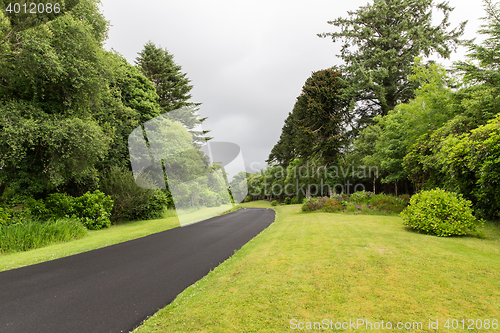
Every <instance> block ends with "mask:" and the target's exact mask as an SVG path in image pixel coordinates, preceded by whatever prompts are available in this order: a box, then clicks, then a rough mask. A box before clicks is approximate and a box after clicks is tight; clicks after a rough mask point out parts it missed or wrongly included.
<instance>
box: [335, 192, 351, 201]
mask: <svg viewBox="0 0 500 333" xmlns="http://www.w3.org/2000/svg"><path fill="white" fill-rule="evenodd" d="M332 199H335V200H337V201H338V202H342V201H348V200H349V195H348V194H347V193H341V194H334V195H333V197H332Z"/></svg>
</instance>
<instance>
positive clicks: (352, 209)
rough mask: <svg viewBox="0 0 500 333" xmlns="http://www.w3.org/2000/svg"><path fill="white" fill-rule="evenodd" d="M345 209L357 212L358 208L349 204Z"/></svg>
mask: <svg viewBox="0 0 500 333" xmlns="http://www.w3.org/2000/svg"><path fill="white" fill-rule="evenodd" d="M345 210H346V211H348V212H351V213H353V212H355V211H356V210H357V209H356V206H353V205H349V206H347V208H346V209H345Z"/></svg>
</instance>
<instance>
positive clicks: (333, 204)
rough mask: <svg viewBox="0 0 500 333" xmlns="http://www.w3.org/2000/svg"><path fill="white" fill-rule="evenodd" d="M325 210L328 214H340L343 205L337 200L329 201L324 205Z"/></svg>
mask: <svg viewBox="0 0 500 333" xmlns="http://www.w3.org/2000/svg"><path fill="white" fill-rule="evenodd" d="M323 210H324V211H325V212H328V213H333V212H338V211H341V210H342V205H341V204H340V202H338V201H337V200H334V199H328V200H327V201H326V202H325V204H324V205H323Z"/></svg>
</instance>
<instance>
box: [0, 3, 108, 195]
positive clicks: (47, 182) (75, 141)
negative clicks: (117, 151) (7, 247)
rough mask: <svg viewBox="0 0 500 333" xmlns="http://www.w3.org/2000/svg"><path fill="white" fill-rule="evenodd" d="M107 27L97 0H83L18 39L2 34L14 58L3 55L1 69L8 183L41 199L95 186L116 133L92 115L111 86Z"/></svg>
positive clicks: (0, 125)
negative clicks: (99, 167)
mask: <svg viewBox="0 0 500 333" xmlns="http://www.w3.org/2000/svg"><path fill="white" fill-rule="evenodd" d="M2 19H5V15H3V16H2ZM2 24H11V22H7V21H3V22H2ZM7 29H8V27H7ZM2 33H3V31H2ZM106 33H107V22H106V20H105V19H104V17H103V16H102V14H101V13H100V12H99V8H98V3H97V2H96V1H93V0H82V1H80V2H79V3H78V4H76V5H75V6H74V7H72V9H71V10H70V11H67V12H65V13H64V15H61V16H59V17H57V18H54V19H53V20H50V21H49V22H47V23H44V24H40V25H37V26H34V27H30V28H29V29H25V30H22V31H18V32H16V38H19V41H20V42H19V43H17V44H12V43H11V40H10V39H5V40H4V41H5V44H4V47H5V48H7V49H8V51H9V52H15V57H6V58H2V61H4V64H5V66H1V70H0V98H1V99H2V103H1V105H0V135H1V139H0V151H1V156H2V157H1V160H0V165H1V167H2V168H1V169H0V178H1V179H2V180H3V186H9V187H13V188H15V189H16V192H18V193H19V194H23V195H27V196H29V195H35V196H39V197H40V196H44V195H46V194H48V193H50V192H53V191H67V192H70V193H71V194H76V195H81V194H82V193H85V192H86V191H88V190H89V189H92V188H95V187H96V185H97V182H98V173H97V169H96V164H97V163H98V162H99V161H101V160H102V159H103V158H104V157H105V156H106V155H107V153H108V149H109V144H110V141H111V137H112V129H111V128H110V127H109V126H101V125H100V124H99V123H98V122H97V121H96V119H95V117H94V116H95V114H94V111H95V108H96V107H98V106H99V104H100V102H101V97H102V93H103V92H104V91H105V89H106V84H105V82H104V80H103V78H104V75H105V71H103V68H104V65H103V48H102V43H103V41H104V39H105V37H106Z"/></svg>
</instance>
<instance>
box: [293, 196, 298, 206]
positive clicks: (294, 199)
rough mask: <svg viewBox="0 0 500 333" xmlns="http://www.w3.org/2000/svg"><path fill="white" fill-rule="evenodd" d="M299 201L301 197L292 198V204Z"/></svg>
mask: <svg viewBox="0 0 500 333" xmlns="http://www.w3.org/2000/svg"><path fill="white" fill-rule="evenodd" d="M298 203H299V197H298V196H295V197H293V198H292V205H297V204H298Z"/></svg>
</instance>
